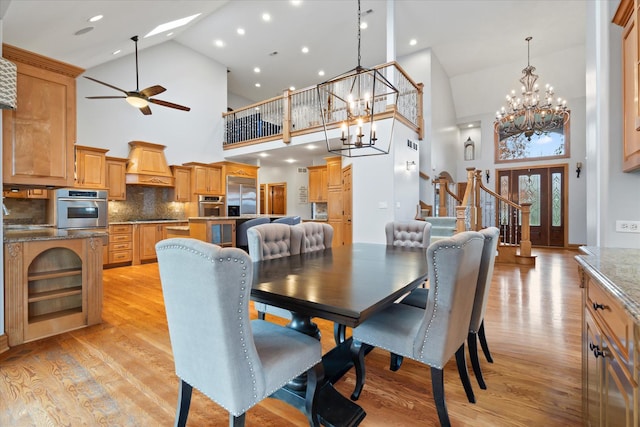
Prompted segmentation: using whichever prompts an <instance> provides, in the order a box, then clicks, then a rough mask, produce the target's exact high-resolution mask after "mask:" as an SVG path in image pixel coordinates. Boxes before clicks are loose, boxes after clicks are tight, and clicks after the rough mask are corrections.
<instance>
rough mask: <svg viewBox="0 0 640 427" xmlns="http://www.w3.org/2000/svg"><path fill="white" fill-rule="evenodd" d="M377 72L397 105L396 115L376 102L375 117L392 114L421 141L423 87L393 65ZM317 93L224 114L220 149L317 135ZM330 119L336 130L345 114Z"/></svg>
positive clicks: (319, 125) (305, 91)
mask: <svg viewBox="0 0 640 427" xmlns="http://www.w3.org/2000/svg"><path fill="white" fill-rule="evenodd" d="M374 68H376V69H378V70H379V71H380V72H381V73H382V74H383V75H384V76H385V77H386V78H387V79H388V80H389V81H391V82H392V83H393V84H394V86H395V87H396V88H397V89H398V91H399V95H398V103H397V107H396V110H395V111H389V109H388V108H387V106H386V103H384V102H383V101H384V100H380V101H379V102H376V103H375V105H374V113H375V114H376V115H377V116H381V115H385V114H387V115H390V114H395V117H396V118H397V119H398V120H401V121H402V122H403V123H405V124H406V125H407V126H409V127H412V128H414V129H415V130H416V132H418V135H419V139H422V135H423V132H424V126H423V121H424V120H423V113H422V97H423V93H422V88H423V85H422V84H418V83H415V82H414V81H413V80H412V79H411V78H410V77H409V76H408V74H407V73H406V72H405V71H404V70H403V69H402V68H401V67H400V66H399V65H398V64H397V63H395V62H390V63H387V64H383V65H379V66H377V67H374ZM318 101H319V100H318V91H317V90H316V87H315V86H312V87H309V88H306V89H300V90H296V91H289V90H286V91H284V94H283V96H281V97H275V98H272V99H269V100H266V101H262V102H258V103H255V104H252V105H248V106H246V107H243V108H241V109H238V110H235V111H228V112H225V113H223V115H222V116H223V119H224V125H225V133H224V142H223V148H224V149H230V148H236V147H239V146H244V145H252V144H259V143H262V142H266V141H272V140H275V139H282V140H283V141H284V142H290V141H291V136H292V135H294V136H295V135H299V134H305V133H312V132H317V131H319V130H320V129H321V128H322V116H321V112H320V106H319V105H320V103H319V102H318ZM329 113H330V114H329V115H328V116H329V117H331V118H332V121H330V122H329V123H328V124H327V125H328V126H334V125H335V126H337V125H338V123H340V122H341V121H342V120H344V117H345V115H346V111H339V110H338V109H336V110H335V111H331V112H329Z"/></svg>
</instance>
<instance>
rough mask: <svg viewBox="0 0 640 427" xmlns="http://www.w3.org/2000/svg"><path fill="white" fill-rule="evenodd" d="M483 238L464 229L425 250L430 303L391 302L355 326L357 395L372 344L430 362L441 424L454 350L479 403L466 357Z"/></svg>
mask: <svg viewBox="0 0 640 427" xmlns="http://www.w3.org/2000/svg"><path fill="white" fill-rule="evenodd" d="M483 245H484V237H483V236H482V234H480V233H478V232H475V231H465V232H462V233H458V234H456V235H454V236H453V237H450V238H447V239H442V240H438V241H436V242H434V243H432V244H431V245H430V246H429V248H428V249H427V259H426V262H427V263H428V265H429V285H430V292H429V294H428V300H427V308H426V309H420V308H418V307H413V306H410V305H406V304H391V305H390V306H389V307H387V308H385V309H384V310H382V311H380V312H378V313H376V314H374V315H373V316H371V317H369V318H368V319H366V320H365V321H364V322H362V323H361V324H360V325H359V326H357V327H356V328H354V329H353V342H352V343H351V353H352V356H353V362H354V365H355V368H356V369H355V371H356V386H355V389H354V391H353V394H352V396H351V398H352V399H354V400H357V399H358V398H359V397H360V393H361V391H362V388H363V386H364V381H365V365H364V355H365V352H366V350H367V348H369V346H375V347H379V348H383V349H386V350H388V351H391V352H393V353H395V354H398V355H400V356H402V357H408V358H410V359H413V360H416V361H418V362H421V363H424V364H426V365H429V366H430V367H431V384H432V387H433V396H434V400H435V404H436V408H437V411H438V418H439V420H440V424H441V425H442V426H449V425H450V422H449V415H448V412H447V407H446V404H445V398H444V375H443V373H444V371H443V369H444V366H445V364H446V363H447V362H448V361H449V359H451V357H452V356H453V355H454V354H455V356H456V362H457V365H458V373H459V374H460V378H461V379H462V384H463V386H464V389H465V392H466V394H467V399H468V400H469V402H472V403H473V402H475V396H474V395H473V389H472V388H471V381H470V380H469V374H468V372H467V365H466V359H465V356H464V341H465V339H466V338H467V334H468V332H469V322H470V320H471V311H472V308H473V301H474V296H475V289H476V284H477V282H478V271H479V268H480V258H481V255H482V247H483Z"/></svg>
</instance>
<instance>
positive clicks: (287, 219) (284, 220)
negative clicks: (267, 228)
mask: <svg viewBox="0 0 640 427" xmlns="http://www.w3.org/2000/svg"><path fill="white" fill-rule="evenodd" d="M271 222H273V223H276V224H287V225H293V217H292V216H283V217H282V218H276V219H274V220H273V221H271Z"/></svg>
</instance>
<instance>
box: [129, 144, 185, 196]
mask: <svg viewBox="0 0 640 427" xmlns="http://www.w3.org/2000/svg"><path fill="white" fill-rule="evenodd" d="M164 149H165V146H164V145H160V144H152V143H150V142H144V141H131V142H129V162H128V163H127V174H126V183H127V184H129V185H152V186H156V187H173V186H174V178H173V174H172V173H171V169H169V165H168V164H167V159H166V157H165V156H164Z"/></svg>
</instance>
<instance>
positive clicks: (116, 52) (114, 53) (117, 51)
mask: <svg viewBox="0 0 640 427" xmlns="http://www.w3.org/2000/svg"><path fill="white" fill-rule="evenodd" d="M120 52H122V50H120V49H118V50H115V51H114V52H113V53H112V55H117V54H119V53H120Z"/></svg>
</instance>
